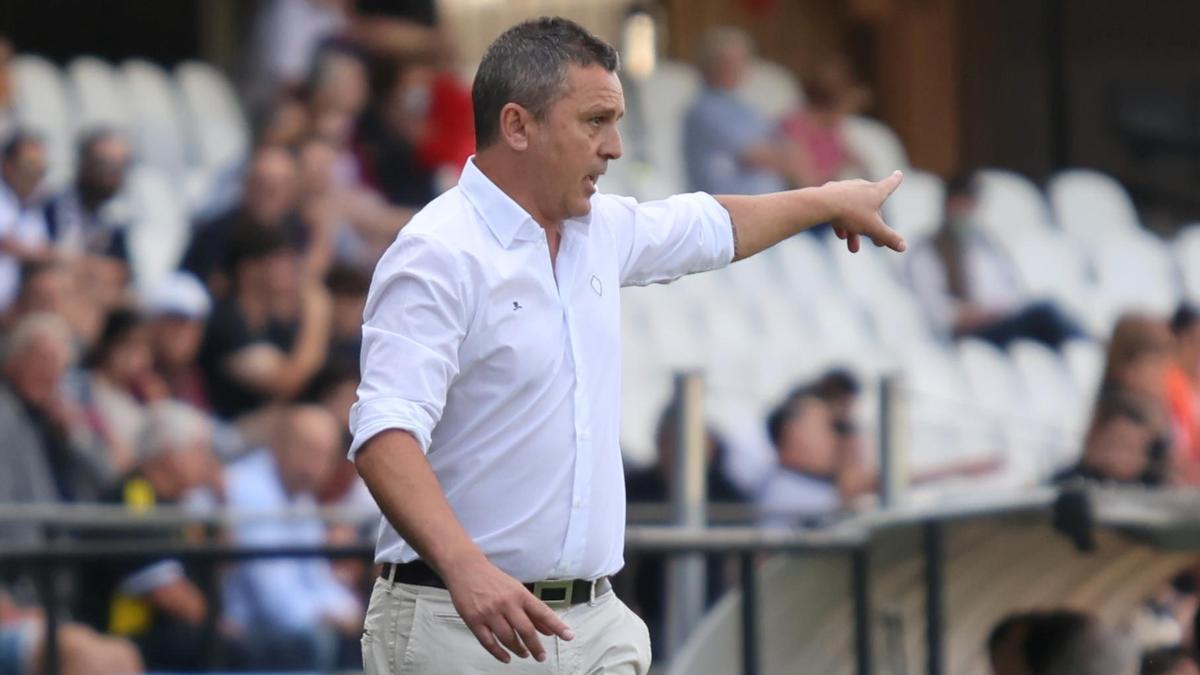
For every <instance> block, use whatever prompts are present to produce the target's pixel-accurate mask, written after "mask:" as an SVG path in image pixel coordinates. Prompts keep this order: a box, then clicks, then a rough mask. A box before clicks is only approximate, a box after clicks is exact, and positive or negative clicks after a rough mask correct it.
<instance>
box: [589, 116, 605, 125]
mask: <svg viewBox="0 0 1200 675" xmlns="http://www.w3.org/2000/svg"><path fill="white" fill-rule="evenodd" d="M588 124H590V125H592V126H594V127H599V126H600V125H601V124H604V118H603V117H601V116H600V115H597V116H595V117H593V118H591V119H589V120H588Z"/></svg>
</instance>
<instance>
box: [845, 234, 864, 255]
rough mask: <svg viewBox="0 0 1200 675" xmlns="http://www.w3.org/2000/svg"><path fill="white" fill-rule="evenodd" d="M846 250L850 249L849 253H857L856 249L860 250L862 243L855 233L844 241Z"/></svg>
mask: <svg viewBox="0 0 1200 675" xmlns="http://www.w3.org/2000/svg"><path fill="white" fill-rule="evenodd" d="M846 248H848V249H850V252H851V253H858V249H860V248H862V242H861V241H860V239H859V236H858V233H857V232H851V233H850V236H849V237H848V238H847V239H846Z"/></svg>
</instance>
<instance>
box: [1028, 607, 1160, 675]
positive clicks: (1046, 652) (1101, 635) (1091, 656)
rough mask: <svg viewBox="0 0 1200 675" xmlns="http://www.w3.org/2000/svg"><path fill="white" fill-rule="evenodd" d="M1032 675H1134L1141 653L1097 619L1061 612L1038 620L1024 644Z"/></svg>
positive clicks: (1127, 640) (1128, 640) (1125, 636)
mask: <svg viewBox="0 0 1200 675" xmlns="http://www.w3.org/2000/svg"><path fill="white" fill-rule="evenodd" d="M1025 656H1026V659H1027V661H1028V664H1029V673H1030V675H1135V674H1136V673H1137V672H1138V651H1137V646H1136V645H1135V644H1134V642H1133V640H1132V639H1130V638H1129V636H1127V635H1123V634H1121V633H1118V632H1116V631H1114V630H1112V629H1110V628H1107V627H1106V626H1104V625H1103V624H1102V623H1100V622H1099V621H1098V620H1096V619H1094V618H1091V617H1088V616H1084V615H1081V614H1076V613H1071V612H1062V613H1055V614H1050V615H1046V616H1042V617H1039V618H1038V619H1036V620H1035V621H1034V623H1033V625H1032V626H1031V628H1030V631H1029V635H1028V637H1027V638H1026V642H1025Z"/></svg>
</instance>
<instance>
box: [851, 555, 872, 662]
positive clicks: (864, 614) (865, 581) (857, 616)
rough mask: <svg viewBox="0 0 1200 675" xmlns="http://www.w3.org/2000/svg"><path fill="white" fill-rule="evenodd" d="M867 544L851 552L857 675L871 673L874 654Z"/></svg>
mask: <svg viewBox="0 0 1200 675" xmlns="http://www.w3.org/2000/svg"><path fill="white" fill-rule="evenodd" d="M868 546H869V545H868V544H862V545H861V546H859V547H858V548H856V549H854V552H853V553H852V554H851V584H852V585H853V587H854V588H853V592H854V660H855V664H856V666H857V667H856V670H855V672H856V673H858V675H872V674H873V673H874V672H875V668H874V666H873V665H872V660H873V658H874V656H875V654H874V647H873V646H872V644H871V643H872V640H871V559H870V556H869V554H868V553H867V547H868Z"/></svg>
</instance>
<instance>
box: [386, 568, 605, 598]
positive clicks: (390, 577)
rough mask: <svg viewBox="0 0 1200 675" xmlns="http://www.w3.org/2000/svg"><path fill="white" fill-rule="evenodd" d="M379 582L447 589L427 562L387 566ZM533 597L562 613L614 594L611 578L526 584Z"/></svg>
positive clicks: (556, 580) (557, 580)
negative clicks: (572, 607) (565, 609)
mask: <svg viewBox="0 0 1200 675" xmlns="http://www.w3.org/2000/svg"><path fill="white" fill-rule="evenodd" d="M379 578H380V579H383V580H384V581H387V582H390V583H397V582H398V583H402V584H412V585H413V586H430V587H433V588H445V587H446V582H445V581H442V578H441V577H439V576H438V574H437V572H434V571H433V568H432V567H430V566H429V565H427V564H425V562H424V561H421V560H414V561H412V562H409V563H399V564H397V563H384V565H383V571H381V572H380V573H379ZM524 586H525V588H528V589H529V592H530V593H533V595H534V596H535V597H536V598H538V599H539V600H541V601H542V602H544V603H546V604H547V605H549V606H550V607H551V608H553V609H562V608H565V607H570V606H572V605H578V604H580V603H584V602H590V601H593V600H595V599H596V598H598V597H600V596H602V595H604V594H605V593H608V592H609V591H611V590H612V583H611V582H609V580H608V577H600V578H599V579H595V580H592V581H589V580H587V579H552V580H547V581H538V582H536V583H532V584H524Z"/></svg>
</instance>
